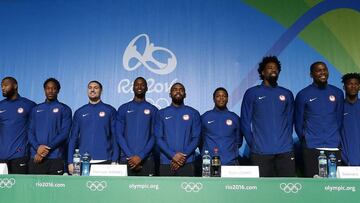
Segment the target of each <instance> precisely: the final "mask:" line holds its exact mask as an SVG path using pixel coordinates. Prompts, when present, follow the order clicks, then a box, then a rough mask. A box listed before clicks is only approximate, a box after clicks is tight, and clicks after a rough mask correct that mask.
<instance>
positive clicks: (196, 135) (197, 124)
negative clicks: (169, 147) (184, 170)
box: [184, 112, 201, 155]
mask: <svg viewBox="0 0 360 203" xmlns="http://www.w3.org/2000/svg"><path fill="white" fill-rule="evenodd" d="M193 116H194V120H193V123H192V126H191V141H190V144H189V145H188V146H186V147H185V151H184V154H186V155H190V154H192V153H194V152H195V149H196V148H197V147H198V145H199V141H200V134H201V119H200V114H199V112H194V115H193Z"/></svg>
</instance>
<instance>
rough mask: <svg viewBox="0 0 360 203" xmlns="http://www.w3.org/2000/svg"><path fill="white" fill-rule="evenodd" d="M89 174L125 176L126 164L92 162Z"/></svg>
mask: <svg viewBox="0 0 360 203" xmlns="http://www.w3.org/2000/svg"><path fill="white" fill-rule="evenodd" d="M90 176H127V165H125V164H124V165H109V164H93V165H91V168H90Z"/></svg>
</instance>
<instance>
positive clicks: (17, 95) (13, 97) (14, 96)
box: [7, 92, 19, 100]
mask: <svg viewBox="0 0 360 203" xmlns="http://www.w3.org/2000/svg"><path fill="white" fill-rule="evenodd" d="M18 97H19V94H18V93H17V92H16V93H14V94H13V95H11V96H9V97H7V99H8V100H15V99H17V98H18Z"/></svg>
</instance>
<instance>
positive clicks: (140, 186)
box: [129, 184, 160, 190]
mask: <svg viewBox="0 0 360 203" xmlns="http://www.w3.org/2000/svg"><path fill="white" fill-rule="evenodd" d="M129 189H131V190H159V189H160V187H159V185H158V184H130V185H129Z"/></svg>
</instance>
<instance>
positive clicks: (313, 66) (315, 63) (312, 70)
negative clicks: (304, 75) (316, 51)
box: [310, 61, 327, 73]
mask: <svg viewBox="0 0 360 203" xmlns="http://www.w3.org/2000/svg"><path fill="white" fill-rule="evenodd" d="M319 64H322V65H324V66H326V64H325V63H324V62H322V61H316V62H314V63H312V64H311V65H310V72H311V73H312V72H314V69H315V67H316V66H317V65H319ZM326 67H327V66H326Z"/></svg>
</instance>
